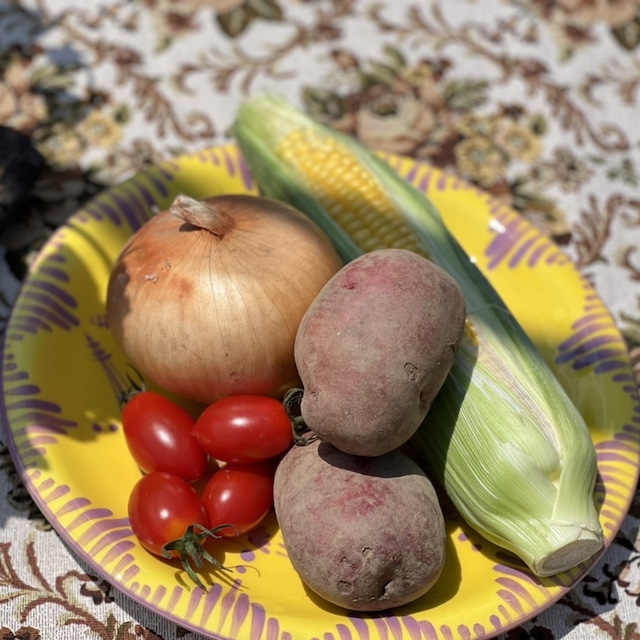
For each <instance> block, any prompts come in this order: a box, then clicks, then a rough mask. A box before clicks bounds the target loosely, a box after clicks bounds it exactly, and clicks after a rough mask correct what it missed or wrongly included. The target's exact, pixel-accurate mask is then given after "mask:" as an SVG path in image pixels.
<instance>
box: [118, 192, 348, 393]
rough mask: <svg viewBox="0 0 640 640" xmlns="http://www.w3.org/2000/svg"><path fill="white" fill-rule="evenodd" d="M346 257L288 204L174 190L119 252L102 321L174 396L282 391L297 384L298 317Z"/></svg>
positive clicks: (135, 360) (133, 358)
mask: <svg viewBox="0 0 640 640" xmlns="http://www.w3.org/2000/svg"><path fill="white" fill-rule="evenodd" d="M185 220H188V222H186V221H185ZM205 226H206V228H204V227H205ZM342 264H343V263H342V261H341V259H340V257H339V256H338V254H337V252H336V251H335V249H334V248H333V245H332V244H331V241H330V240H329V238H328V237H327V236H326V235H325V234H324V232H323V231H322V230H320V228H319V227H318V226H317V225H316V224H315V223H314V222H312V221H311V220H310V219H309V218H307V217H306V216H304V214H302V213H300V212H299V211H297V210H296V209H294V208H292V207H290V206H289V205H285V204H282V203H279V202H276V201H273V200H269V199H266V198H261V197H258V196H251V195H224V196H215V197H212V198H207V199H204V200H194V199H192V198H189V197H187V196H178V197H177V198H176V200H175V201H174V203H173V204H172V205H171V207H170V209H169V210H167V211H163V212H162V213H159V214H157V215H156V216H154V217H153V218H152V219H151V220H149V222H147V223H146V224H145V225H144V226H143V227H142V228H140V229H139V230H138V231H137V232H136V233H135V234H134V235H133V236H132V237H131V238H130V239H129V241H128V242H127V244H126V245H125V247H124V248H123V250H122V252H121V254H120V256H119V257H118V259H117V260H116V263H115V265H114V267H113V269H112V272H111V276H110V279H109V285H108V289H107V303H106V310H107V320H108V322H109V327H110V330H111V332H112V334H113V336H114V339H115V341H116V343H117V345H118V346H119V347H120V349H121V350H122V351H123V352H124V354H125V356H126V357H127V358H128V359H129V360H130V362H131V364H132V365H133V366H134V367H136V368H137V369H138V370H139V371H140V372H141V373H142V375H143V376H145V377H146V378H148V379H149V380H150V381H152V382H154V383H155V384H157V385H158V386H160V387H162V388H164V389H166V390H168V391H170V392H173V393H176V394H178V395H180V396H183V397H185V398H189V399H191V400H195V401H197V402H201V403H205V404H210V403H211V402H214V401H215V400H218V399H220V398H223V397H226V396H229V395H232V394H239V393H242V394H255V395H266V396H271V397H276V398H281V397H282V396H283V395H284V393H285V392H286V391H287V389H289V388H291V387H295V386H299V385H300V379H299V377H298V373H297V369H296V365H295V360H294V356H293V346H294V342H295V336H296V332H297V330H298V325H299V324H300V321H301V319H302V316H303V315H304V313H305V311H306V310H307V308H308V307H309V305H310V304H311V302H312V301H313V299H314V298H315V296H316V295H317V293H318V292H319V291H320V289H321V288H322V287H323V286H324V284H325V283H326V282H327V281H328V280H329V279H330V278H331V277H332V276H333V275H334V274H335V273H336V272H337V271H338V270H339V269H340V268H341V267H342Z"/></svg>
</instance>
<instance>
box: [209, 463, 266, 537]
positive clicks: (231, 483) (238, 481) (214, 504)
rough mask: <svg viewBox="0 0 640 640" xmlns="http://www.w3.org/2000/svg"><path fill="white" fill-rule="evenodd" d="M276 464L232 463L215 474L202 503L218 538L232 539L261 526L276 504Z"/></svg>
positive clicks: (210, 480)
mask: <svg viewBox="0 0 640 640" xmlns="http://www.w3.org/2000/svg"><path fill="white" fill-rule="evenodd" d="M275 468H276V465H275V464H274V463H273V462H272V461H270V460H268V461H263V462H256V463H253V464H246V463H243V464H237V463H233V462H231V463H229V464H227V465H226V466H224V467H222V468H221V469H220V470H218V471H216V472H215V473H214V474H213V475H212V476H211V478H210V479H209V482H207V485H206V486H205V488H204V492H203V494H202V501H203V502H204V507H205V509H206V511H207V514H208V516H209V522H210V523H211V525H212V526H213V527H218V526H221V525H223V524H230V525H233V526H232V527H228V528H226V529H220V530H219V531H218V535H220V536H223V537H232V536H235V535H241V534H243V533H247V532H248V531H250V530H251V529H253V528H254V527H255V526H256V525H258V524H259V523H260V522H261V521H262V520H263V519H264V518H265V517H266V516H267V514H268V513H269V511H270V510H271V507H272V505H273V477H274V474H275Z"/></svg>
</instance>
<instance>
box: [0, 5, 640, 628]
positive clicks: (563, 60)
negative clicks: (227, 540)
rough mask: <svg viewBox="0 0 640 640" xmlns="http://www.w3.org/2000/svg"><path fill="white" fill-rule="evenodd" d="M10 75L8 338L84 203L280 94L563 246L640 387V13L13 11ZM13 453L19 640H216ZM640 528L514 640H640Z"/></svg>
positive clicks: (5, 172)
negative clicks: (62, 533)
mask: <svg viewBox="0 0 640 640" xmlns="http://www.w3.org/2000/svg"><path fill="white" fill-rule="evenodd" d="M0 74H1V77H2V83H1V84H0V181H1V187H0V240H1V242H0V258H1V259H0V283H1V284H0V323H1V324H0V331H2V327H4V326H5V324H6V321H7V318H8V316H9V314H10V311H11V305H12V301H13V300H14V299H15V296H16V294H17V292H18V290H19V287H20V281H21V280H22V279H23V278H24V276H25V274H26V271H27V269H28V265H29V263H30V261H31V260H32V258H33V256H34V255H35V253H36V252H37V251H38V248H39V247H40V246H41V245H42V243H43V242H45V241H46V239H47V237H48V236H49V235H50V234H51V232H52V231H53V230H54V229H55V228H56V227H57V226H58V225H60V224H61V223H62V222H64V220H65V219H66V218H67V217H68V216H69V215H70V214H71V213H73V212H74V211H75V210H77V209H78V207H79V206H81V204H82V203H84V202H86V201H87V200H88V199H90V198H91V197H93V196H94V195H95V194H97V193H99V192H100V191H101V190H102V189H104V188H106V187H108V186H109V185H113V184H115V183H118V182H121V181H122V180H124V179H126V178H128V177H130V176H132V175H133V174H134V173H136V172H137V171H139V170H141V169H144V168H145V167H148V166H149V165H150V164H153V163H156V162H158V161H159V160H162V159H166V158H169V157H172V156H175V155H176V154H180V153H183V152H193V151H196V150H198V149H202V148H205V147H209V146H211V145H214V144H217V143H221V142H224V141H227V140H228V139H229V136H230V134H229V127H230V125H231V124H232V121H233V117H234V113H235V111H236V108H237V107H238V104H239V103H240V101H241V100H242V99H243V98H245V97H246V96H249V95H252V94H255V93H257V92H261V91H275V92H277V93H278V94H280V95H283V96H285V97H287V98H288V99H290V100H291V101H292V102H293V103H294V104H296V105H297V106H299V107H301V108H302V109H303V110H305V111H306V112H308V113H309V114H312V115H313V116H314V117H317V118H319V119H320V120H322V121H325V122H327V123H329V124H330V125H331V126H333V127H335V128H336V129H339V130H341V131H345V132H347V133H349V134H352V135H354V136H356V137H358V138H359V139H360V140H361V141H362V142H363V143H365V144H366V145H368V146H370V147H371V148H374V149H379V150H383V151H389V152H394V153H398V154H403V155H407V156H411V157H414V158H418V159H422V160H427V161H428V162H430V163H432V164H434V165H436V166H438V167H442V168H445V169H446V170H448V171H451V172H455V173H457V174H459V175H460V176H462V177H464V178H465V179H466V180H468V181H470V182H472V183H474V184H476V185H477V186H479V187H480V188H482V189H484V190H486V191H488V192H490V193H491V194H492V195H493V196H494V197H496V198H499V199H501V200H502V201H504V202H506V203H508V204H510V205H511V206H512V207H513V208H515V209H516V210H517V211H518V212H519V213H520V214H521V215H522V216H524V217H526V218H528V219H529V220H530V221H532V222H533V223H534V224H536V225H538V226H539V227H540V228H542V229H543V230H544V231H545V232H547V233H548V234H549V235H551V236H552V238H553V239H554V240H555V241H556V242H557V243H558V244H559V245H560V246H561V247H562V248H563V250H564V251H566V253H567V254H568V255H569V256H570V258H571V259H572V260H573V261H574V262H575V264H576V265H577V267H578V268H579V269H580V270H581V271H582V273H583V274H584V275H585V276H586V277H587V278H588V279H590V280H591V281H592V282H593V283H594V285H595V287H596V289H597V291H598V292H599V294H600V296H601V297H602V299H603V300H604V302H605V303H606V304H607V306H608V307H609V309H610V310H611V312H612V313H613V315H614V317H615V319H616V321H617V323H618V325H619V327H620V330H621V331H622V333H623V335H624V337H625V339H626V340H627V342H628V345H629V349H630V353H631V356H632V362H634V363H636V367H635V368H636V370H637V371H638V375H639V376H640V305H639V300H640V194H639V190H638V189H639V184H640V129H639V128H638V120H639V115H640V0H447V1H445V0H434V1H429V2H427V1H418V0H406V1H403V0H393V1H391V0H306V1H305V0H297V1H289V0H101V1H100V2H86V1H85V0H0ZM0 439H1V440H3V441H4V439H5V436H4V435H0ZM0 445H2V448H1V449H0V457H1V460H0V464H1V466H2V472H1V474H0V638H1V639H3V640H9V639H13V638H19V639H20V640H27V639H28V640H36V639H37V638H43V639H46V640H53V639H57V638H61V639H69V638H78V637H88V638H93V637H96V638H101V639H103V640H106V639H114V640H115V639H116V638H118V639H122V640H133V639H134V638H146V639H151V638H164V639H165V640H174V639H176V638H182V637H188V638H195V636H194V634H192V633H190V632H187V631H185V630H183V629H180V628H179V627H177V626H176V625H175V624H174V623H172V622H168V621H166V620H164V619H162V618H160V617H158V616H156V615H154V614H153V613H151V612H149V611H147V610H146V609H144V608H142V607H141V606H139V605H136V604H134V603H133V602H131V601H128V600H127V598H125V597H124V596H122V595H121V594H119V593H118V592H117V591H116V590H115V589H114V588H113V587H112V586H111V585H110V584H108V583H106V582H104V581H103V580H101V579H100V578H99V577H97V576H96V575H95V574H94V572H93V571H92V570H91V568H90V567H87V566H85V565H84V564H83V562H82V561H81V560H80V559H78V558H77V557H75V556H74V554H73V552H71V551H70V550H68V549H67V548H66V547H65V546H64V544H63V543H62V542H61V541H60V540H59V539H58V537H57V535H56V533H55V532H54V531H53V530H52V529H51V528H50V527H49V526H48V524H47V523H46V522H45V521H44V519H43V518H42V517H41V516H40V514H39V513H38V511H37V509H36V507H35V506H34V504H33V503H32V502H31V499H30V497H29V495H28V494H27V492H26V491H25V489H24V488H23V486H22V485H21V483H20V480H19V478H18V477H17V474H16V472H15V470H14V468H13V466H12V463H11V460H10V456H9V454H8V450H7V448H6V446H4V443H3V442H0ZM639 524H640V501H639V500H638V496H636V500H634V501H633V503H632V505H631V510H630V513H629V516H628V517H627V519H626V521H625V523H624V525H623V527H622V529H621V531H620V533H619V535H618V536H617V538H616V539H615V541H614V542H613V544H612V546H611V547H610V549H609V550H608V551H607V553H606V554H605V555H604V557H603V558H602V559H601V560H600V561H599V562H598V564H597V565H596V566H595V567H594V569H593V570H592V571H591V572H590V573H589V575H588V576H587V577H586V578H585V579H584V580H583V581H582V583H580V584H579V585H578V586H577V587H576V588H575V589H574V590H573V591H572V592H571V593H570V594H569V595H567V596H565V597H564V598H563V599H562V600H561V601H560V602H558V603H557V604H555V605H553V606H552V607H550V608H549V609H547V610H546V611H545V612H544V613H542V614H541V615H538V616H537V617H536V618H534V619H532V620H530V621H528V622H526V623H524V624H522V625H521V626H520V627H517V628H515V629H512V630H510V631H509V632H508V633H507V634H506V636H507V637H509V638H523V637H534V638H540V639H543V638H550V639H551V638H556V639H557V638H572V639H577V638H594V639H595V638H612V639H618V638H619V639H622V638H624V639H625V640H634V639H636V640H637V639H638V638H640V609H639V608H638V605H639V604H640V538H639V537H638V526H639ZM294 640H297V639H294Z"/></svg>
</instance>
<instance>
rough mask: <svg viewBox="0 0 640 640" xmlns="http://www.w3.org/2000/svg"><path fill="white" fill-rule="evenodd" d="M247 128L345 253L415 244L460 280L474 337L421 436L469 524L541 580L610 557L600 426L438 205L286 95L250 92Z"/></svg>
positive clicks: (267, 188)
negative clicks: (600, 495)
mask: <svg viewBox="0 0 640 640" xmlns="http://www.w3.org/2000/svg"><path fill="white" fill-rule="evenodd" d="M235 134H236V137H237V140H238V143H239V145H240V147H241V150H242V152H243V155H244V157H245V159H246V161H247V163H248V165H249V168H250V170H251V172H252V174H253V176H254V178H255V179H256V181H257V183H258V185H259V186H260V188H261V190H262V191H263V193H264V194H265V195H267V196H270V197H273V198H277V199H280V200H283V201H286V202H289V203H290V204H292V205H294V206H296V207H297V208H299V209H301V210H302V211H304V212H306V213H307V214H308V215H309V216H310V217H311V218H313V219H314V220H315V221H316V223H317V224H319V226H321V227H322V228H323V229H324V230H325V231H326V232H327V233H328V234H329V235H330V236H331V238H332V239H333V241H334V244H335V245H336V247H337V249H338V251H339V252H340V254H341V256H342V257H343V259H344V260H345V261H349V260H352V259H354V258H355V257H357V256H358V255H360V254H361V253H362V252H364V251H370V250H372V249H376V248H382V247H388V246H395V247H402V248H409V249H412V250H414V251H417V252H420V253H422V254H423V255H426V256H427V257H428V258H430V259H431V260H432V261H433V262H435V263H436V264H438V265H439V266H440V267H442V268H443V269H445V270H446V271H448V272H449V273H450V274H451V275H452V276H453V277H454V278H455V279H456V280H457V281H458V283H459V285H460V286H461V288H462V290H463V292H464V294H465V298H466V302H467V308H468V312H469V320H468V323H467V328H468V330H467V335H466V337H465V339H464V341H463V344H462V346H461V348H460V351H459V354H458V358H457V360H456V362H455V364H454V366H453V368H452V370H451V372H450V374H449V376H448V378H447V381H446V382H445V384H444V386H443V388H442V390H441V391H440V394H439V396H438V398H436V401H435V403H434V404H433V406H432V408H431V410H430V412H429V414H428V416H427V418H426V420H425V422H424V424H423V425H422V427H421V428H420V429H419V431H418V433H417V434H416V436H415V443H416V445H417V447H418V449H419V450H420V452H421V453H422V455H423V456H424V458H425V460H426V462H427V464H428V467H429V470H430V471H431V472H432V473H433V475H434V476H435V477H436V478H437V479H438V480H439V481H440V482H441V484H442V485H443V486H444V488H445V489H446V491H447V493H448V495H449V496H450V498H451V499H452V501H453V503H454V504H455V505H456V507H457V508H458V510H459V512H460V514H461V515H462V516H463V517H464V518H465V520H466V521H467V522H468V523H469V524H470V525H471V526H472V527H474V528H475V529H476V530H477V531H479V532H480V533H481V534H482V535H484V536H485V537H486V538H487V539H489V540H491V541H492V542H494V543H496V544H497V545H499V546H501V547H504V548H506V549H509V550H511V551H512V552H513V553H515V554H517V555H518V556H519V557H520V558H521V559H522V560H523V561H524V562H525V563H526V564H527V565H528V566H529V567H530V569H531V570H532V571H533V572H534V573H535V574H537V575H539V576H546V575H552V574H556V573H559V572H561V571H564V570H568V569H570V568H572V567H574V566H576V565H578V564H580V563H581V562H583V561H585V560H587V559H588V558H589V557H591V556H592V555H593V554H594V553H596V552H598V551H599V550H600V549H601V548H602V546H603V534H602V530H601V527H600V523H599V520H598V515H597V512H596V509H595V506H594V501H593V488H594V483H595V478H596V470H597V469H596V456H595V449H594V446H593V443H592V441H591V438H590V436H589V433H588V429H587V426H586V424H585V422H584V420H583V418H582V416H581V415H580V414H579V412H578V411H577V409H576V407H575V406H574V405H573V403H572V402H571V400H570V399H569V398H568V396H567V395H566V393H565V392H564V390H563V389H562V387H561V385H560V383H559V382H558V380H557V379H556V378H555V376H554V375H553V373H552V371H551V370H550V368H549V367H548V365H547V364H546V363H545V361H544V360H543V358H542V356H541V355H540V353H539V352H538V350H537V349H536V347H535V345H534V344H533V343H532V341H531V340H530V339H529V338H528V336H527V335H526V334H525V332H524V331H523V329H522V328H521V327H520V325H519V324H518V323H517V321H516V320H515V318H514V317H513V315H512V314H511V313H510V312H509V310H508V309H507V307H506V306H505V304H504V302H503V301H502V299H501V298H500V296H499V295H498V294H497V292H496V291H495V290H494V288H493V287H492V286H491V284H490V283H489V282H488V280H487V279H486V278H485V277H484V275H483V274H482V273H481V272H480V271H479V269H478V268H477V267H476V266H475V265H474V264H473V263H472V262H471V261H470V260H469V258H468V257H467V256H466V254H465V253H464V251H463V250H462V248H461V247H460V246H459V244H458V243H457V242H456V240H455V239H454V238H453V236H452V235H451V234H450V232H449V231H448V229H447V228H446V226H445V225H444V223H443V221H442V219H441V217H440V215H439V213H438V211H437V210H436V209H435V207H434V206H433V204H432V203H431V201H429V200H428V199H427V198H426V196H425V195H424V194H423V193H422V192H420V191H418V190H417V189H415V188H413V187H412V186H410V185H409V184H408V183H406V182H405V181H404V180H403V179H401V178H400V177H399V176H398V175H397V174H396V173H395V172H394V171H392V170H391V168H390V167H389V166H388V165H387V164H386V163H384V162H383V161H382V160H380V159H379V158H377V157H376V156H374V155H373V154H372V153H370V152H369V151H367V150H366V149H364V148H363V147H362V146H361V145H359V144H358V143H357V142H356V141H355V140H353V139H351V138H348V137H346V136H342V135H340V134H338V133H336V132H333V131H331V130H329V129H328V128H326V127H324V126H322V125H320V124H318V123H316V122H314V121H312V120H311V119H309V118H308V117H307V116H305V115H304V114H303V113H301V112H300V111H297V110H296V109H294V108H293V107H291V106H290V105H288V104H287V103H285V102H283V101H281V100H279V99H277V98H273V97H270V96H258V97H256V98H253V99H251V100H248V101H247V102H246V103H245V104H244V105H243V106H242V107H241V109H240V111H239V113H238V117H237V120H236V123H235ZM374 227H377V231H373V229H374Z"/></svg>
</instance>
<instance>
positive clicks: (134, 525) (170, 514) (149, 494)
mask: <svg viewBox="0 0 640 640" xmlns="http://www.w3.org/2000/svg"><path fill="white" fill-rule="evenodd" d="M128 511H129V521H130V524H131V529H132V530H133V533H134V534H135V535H136V537H137V538H138V540H139V541H140V544H141V545H142V546H143V547H144V548H145V549H147V551H150V552H151V553H153V554H155V555H157V556H162V547H163V546H164V545H165V544H167V543H169V542H173V541H174V540H179V539H180V538H182V537H183V536H184V535H185V533H186V532H187V529H188V528H189V526H190V525H200V526H201V527H202V528H203V529H208V528H209V517H208V516H207V512H206V509H205V508H204V504H203V502H202V499H201V497H200V496H199V495H198V493H197V492H196V491H195V489H194V488H193V487H192V486H191V484H190V483H188V482H187V481H186V480H184V479H183V478H180V477H178V476H175V475H172V474H170V473H164V472H162V471H152V472H151V473H148V474H147V475H146V476H142V477H141V478H140V480H138V482H137V483H136V484H135V486H134V487H133V490H132V492H131V494H130V496H129V505H128ZM175 555H176V557H178V554H177V553H176V554H175Z"/></svg>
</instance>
